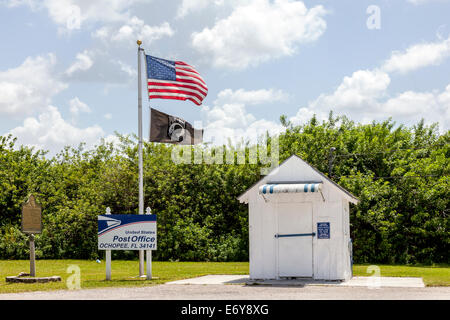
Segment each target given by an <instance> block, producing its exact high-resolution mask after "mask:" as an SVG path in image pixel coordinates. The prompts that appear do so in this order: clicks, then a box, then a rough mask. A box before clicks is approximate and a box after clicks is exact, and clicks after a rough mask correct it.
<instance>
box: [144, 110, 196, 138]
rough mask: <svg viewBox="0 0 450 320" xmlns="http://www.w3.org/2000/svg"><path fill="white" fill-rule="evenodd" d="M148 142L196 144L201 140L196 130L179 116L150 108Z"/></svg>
mask: <svg viewBox="0 0 450 320" xmlns="http://www.w3.org/2000/svg"><path fill="white" fill-rule="evenodd" d="M150 111H151V112H150V142H161V143H174V144H187V145H189V144H197V143H201V142H202V141H203V129H202V130H198V129H194V127H193V126H192V125H191V124H190V123H189V122H187V121H186V120H183V119H181V118H178V117H175V116H171V115H169V114H166V113H164V112H161V111H158V110H156V109H153V108H150Z"/></svg>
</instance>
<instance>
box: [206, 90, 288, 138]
mask: <svg viewBox="0 0 450 320" xmlns="http://www.w3.org/2000/svg"><path fill="white" fill-rule="evenodd" d="M285 97H286V94H285V93H284V92H282V91H280V90H273V89H270V90H266V89H261V90H253V91H252V90H250V91H247V90H244V89H239V90H236V91H233V90H231V89H225V90H223V91H221V92H220V93H219V94H218V96H217V99H216V100H215V101H214V105H213V106H212V107H207V106H205V107H204V108H203V109H202V114H203V117H204V119H205V126H204V128H205V132H204V134H205V136H204V141H206V142H212V143H213V144H216V145H220V144H227V143H228V139H230V140H231V142H232V143H238V142H241V141H242V139H244V140H245V141H250V142H252V143H255V142H256V141H257V139H258V138H259V137H260V136H264V135H265V133H266V132H267V131H269V133H270V134H271V135H274V134H277V133H280V132H281V131H283V130H284V128H283V127H282V126H281V124H279V123H275V122H273V121H269V120H265V119H256V117H255V116H254V115H253V114H252V113H250V112H247V110H246V106H247V105H249V104H252V105H255V104H263V103H270V102H273V101H281V100H284V98H285ZM265 98H267V100H266V99H265Z"/></svg>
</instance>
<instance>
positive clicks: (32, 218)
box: [22, 195, 42, 277]
mask: <svg viewBox="0 0 450 320" xmlns="http://www.w3.org/2000/svg"><path fill="white" fill-rule="evenodd" d="M22 232H23V233H26V234H29V240H30V276H32V277H35V276H36V253H35V249H34V235H35V234H36V233H41V232H42V207H41V205H39V204H38V203H36V199H35V198H34V196H33V195H30V196H29V198H28V201H27V202H26V203H24V204H23V205H22Z"/></svg>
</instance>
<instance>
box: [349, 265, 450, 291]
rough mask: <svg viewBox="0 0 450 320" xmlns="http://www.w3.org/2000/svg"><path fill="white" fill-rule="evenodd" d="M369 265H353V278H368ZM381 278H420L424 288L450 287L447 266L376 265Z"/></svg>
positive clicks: (449, 275) (449, 269)
mask: <svg viewBox="0 0 450 320" xmlns="http://www.w3.org/2000/svg"><path fill="white" fill-rule="evenodd" d="M368 266H369V265H354V266H353V275H354V276H370V275H371V274H369V273H367V267H368ZM378 266H379V267H380V276H382V277H422V278H423V282H424V283H425V285H426V286H450V267H449V266H448V265H436V266H422V265H419V266H404V265H378Z"/></svg>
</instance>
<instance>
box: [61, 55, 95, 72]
mask: <svg viewBox="0 0 450 320" xmlns="http://www.w3.org/2000/svg"><path fill="white" fill-rule="evenodd" d="M93 64H94V62H93V61H92V58H91V57H90V53H89V51H87V50H84V51H83V52H80V53H78V54H77V56H76V60H75V62H74V63H73V64H72V65H71V66H70V67H69V68H68V69H67V70H66V73H67V74H68V75H69V76H70V75H72V74H73V73H74V72H77V71H86V70H89V69H90V68H91V67H92V65H93Z"/></svg>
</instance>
